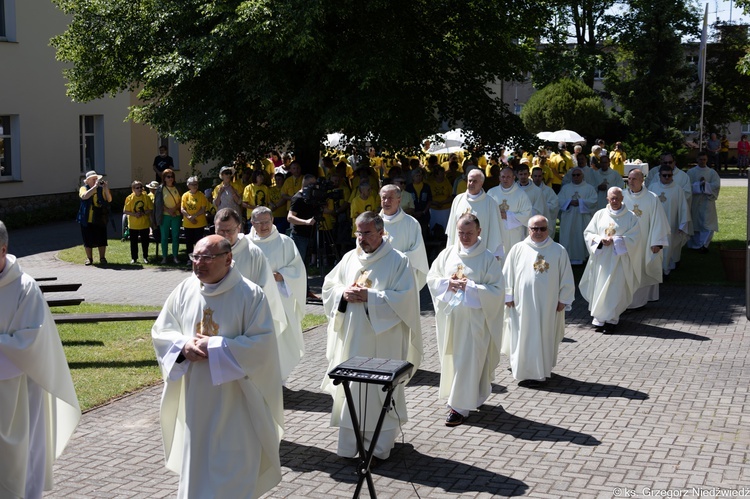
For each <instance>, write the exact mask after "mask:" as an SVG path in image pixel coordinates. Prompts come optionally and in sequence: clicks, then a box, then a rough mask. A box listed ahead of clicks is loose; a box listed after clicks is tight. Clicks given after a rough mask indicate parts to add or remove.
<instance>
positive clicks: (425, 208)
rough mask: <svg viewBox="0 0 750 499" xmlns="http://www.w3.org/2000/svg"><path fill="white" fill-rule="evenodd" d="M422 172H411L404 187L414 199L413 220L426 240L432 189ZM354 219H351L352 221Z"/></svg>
mask: <svg viewBox="0 0 750 499" xmlns="http://www.w3.org/2000/svg"><path fill="white" fill-rule="evenodd" d="M423 180H424V170H422V169H421V168H419V169H417V170H414V171H413V172H411V184H410V185H407V186H406V192H407V193H408V194H411V196H412V197H413V198H414V215H413V216H414V218H416V219H417V222H419V225H420V226H421V227H422V237H423V238H424V239H428V237H427V236H429V233H430V232H429V229H430V206H431V205H432V189H430V186H429V185H427V184H426V183H424V181H423ZM353 218H354V217H352V219H353Z"/></svg>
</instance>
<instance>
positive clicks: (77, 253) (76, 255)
mask: <svg viewBox="0 0 750 499" xmlns="http://www.w3.org/2000/svg"><path fill="white" fill-rule="evenodd" d="M107 243H108V246H107V262H108V263H109V264H110V265H115V266H123V267H133V268H139V267H143V264H141V263H135V264H131V263H130V241H121V240H120V239H110V240H109V241H108V242H107ZM155 246H156V245H155V244H154V243H151V244H150V245H149V248H148V255H149V262H150V263H148V265H153V266H160V267H176V266H177V265H176V264H175V263H174V262H172V260H171V259H170V260H169V262H170V263H167V264H164V265H162V264H161V249H159V257H158V258H157V257H156V247H155ZM180 246H181V248H180V252H179V255H178V258H179V259H180V261H181V262H183V263H182V264H181V265H182V266H185V267H187V262H188V257H187V253H185V245H184V244H181V245H180ZM170 248H171V244H170ZM170 251H171V250H170ZM58 258H60V260H63V261H66V262H70V263H76V264H79V265H83V262H84V261H85V260H86V253H85V252H84V250H83V245H80V246H74V247H73V248H68V249H64V250H62V251H60V252H59V253H58ZM138 258H139V260H140V259H141V258H143V255H142V254H141V246H140V244H139V245H138ZM94 262H95V263H96V264H98V263H99V253H97V251H96V250H94Z"/></svg>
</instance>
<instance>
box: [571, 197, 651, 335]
mask: <svg viewBox="0 0 750 499" xmlns="http://www.w3.org/2000/svg"><path fill="white" fill-rule="evenodd" d="M622 198H623V196H622V189H620V188H619V187H610V189H609V191H608V192H607V203H608V204H607V207H606V208H603V209H601V210H599V211H597V212H596V213H595V214H594V217H593V218H592V219H591V222H589V224H588V226H587V227H586V229H585V230H584V232H583V237H584V239H585V240H586V247H587V248H588V250H589V254H590V257H589V261H588V263H587V264H586V269H585V270H584V271H583V276H582V277H581V282H580V284H579V289H580V290H581V296H583V299H584V300H586V301H587V302H588V304H589V312H590V313H591V316H592V317H593V320H592V323H593V324H594V327H595V330H596V332H599V333H612V332H614V331H615V330H616V329H617V324H618V323H619V322H620V314H622V313H623V312H624V311H625V309H626V308H628V305H630V304H631V303H632V301H633V293H635V291H636V289H638V286H639V283H640V276H641V261H640V259H639V258H638V256H639V248H640V245H641V244H642V243H641V233H640V227H639V225H638V217H636V216H635V215H634V214H633V213H632V212H631V211H630V210H628V208H627V207H626V206H625V205H624V204H623V203H622Z"/></svg>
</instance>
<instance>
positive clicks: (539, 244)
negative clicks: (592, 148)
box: [503, 168, 590, 387]
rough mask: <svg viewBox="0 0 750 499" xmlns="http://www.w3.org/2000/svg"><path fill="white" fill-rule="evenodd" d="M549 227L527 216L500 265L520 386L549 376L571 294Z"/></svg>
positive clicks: (566, 263)
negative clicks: (523, 232) (525, 231)
mask: <svg viewBox="0 0 750 499" xmlns="http://www.w3.org/2000/svg"><path fill="white" fill-rule="evenodd" d="M576 169H577V168H576ZM568 185H569V184H568ZM589 187H590V186H589ZM564 188H565V186H563V189H564ZM561 192H562V191H561ZM549 227H550V226H549V221H548V220H547V219H546V218H545V217H543V216H535V217H532V218H531V219H530V220H529V237H527V238H526V239H524V240H523V241H521V242H520V243H518V244H516V245H515V246H513V248H511V250H510V253H509V254H508V257H507V259H506V260H505V265H504V266H503V276H504V277H505V305H506V307H507V309H506V312H505V314H506V321H505V331H504V334H505V335H506V336H508V337H509V339H510V367H511V371H512V373H513V378H515V379H516V380H518V381H519V385H521V386H529V387H533V386H535V385H536V386H538V385H540V384H543V383H544V382H546V381H547V378H549V377H551V376H552V368H553V367H555V365H556V364H557V352H558V348H559V346H560V342H562V340H563V337H564V336H565V310H570V306H571V305H572V304H573V299H574V298H575V282H574V281H573V270H572V269H571V267H570V260H569V259H568V252H567V251H566V250H565V248H564V247H563V246H562V245H560V244H558V243H556V242H554V241H553V240H552V237H550V233H549V232H550V231H549Z"/></svg>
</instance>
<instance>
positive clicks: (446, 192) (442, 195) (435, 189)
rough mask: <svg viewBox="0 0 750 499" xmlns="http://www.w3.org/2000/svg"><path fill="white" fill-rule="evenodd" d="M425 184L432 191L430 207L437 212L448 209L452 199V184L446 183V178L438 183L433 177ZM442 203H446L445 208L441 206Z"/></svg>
mask: <svg viewBox="0 0 750 499" xmlns="http://www.w3.org/2000/svg"><path fill="white" fill-rule="evenodd" d="M425 182H426V183H427V185H429V186H430V190H431V191H432V207H433V208H435V209H437V210H445V209H448V208H450V207H451V204H450V202H451V201H452V198H453V184H451V183H450V182H448V179H446V178H444V179H443V181H442V182H438V181H437V180H436V179H435V178H434V177H431V178H429V179H428V180H426V181H425ZM443 203H447V206H441V205H442V204H443Z"/></svg>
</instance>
